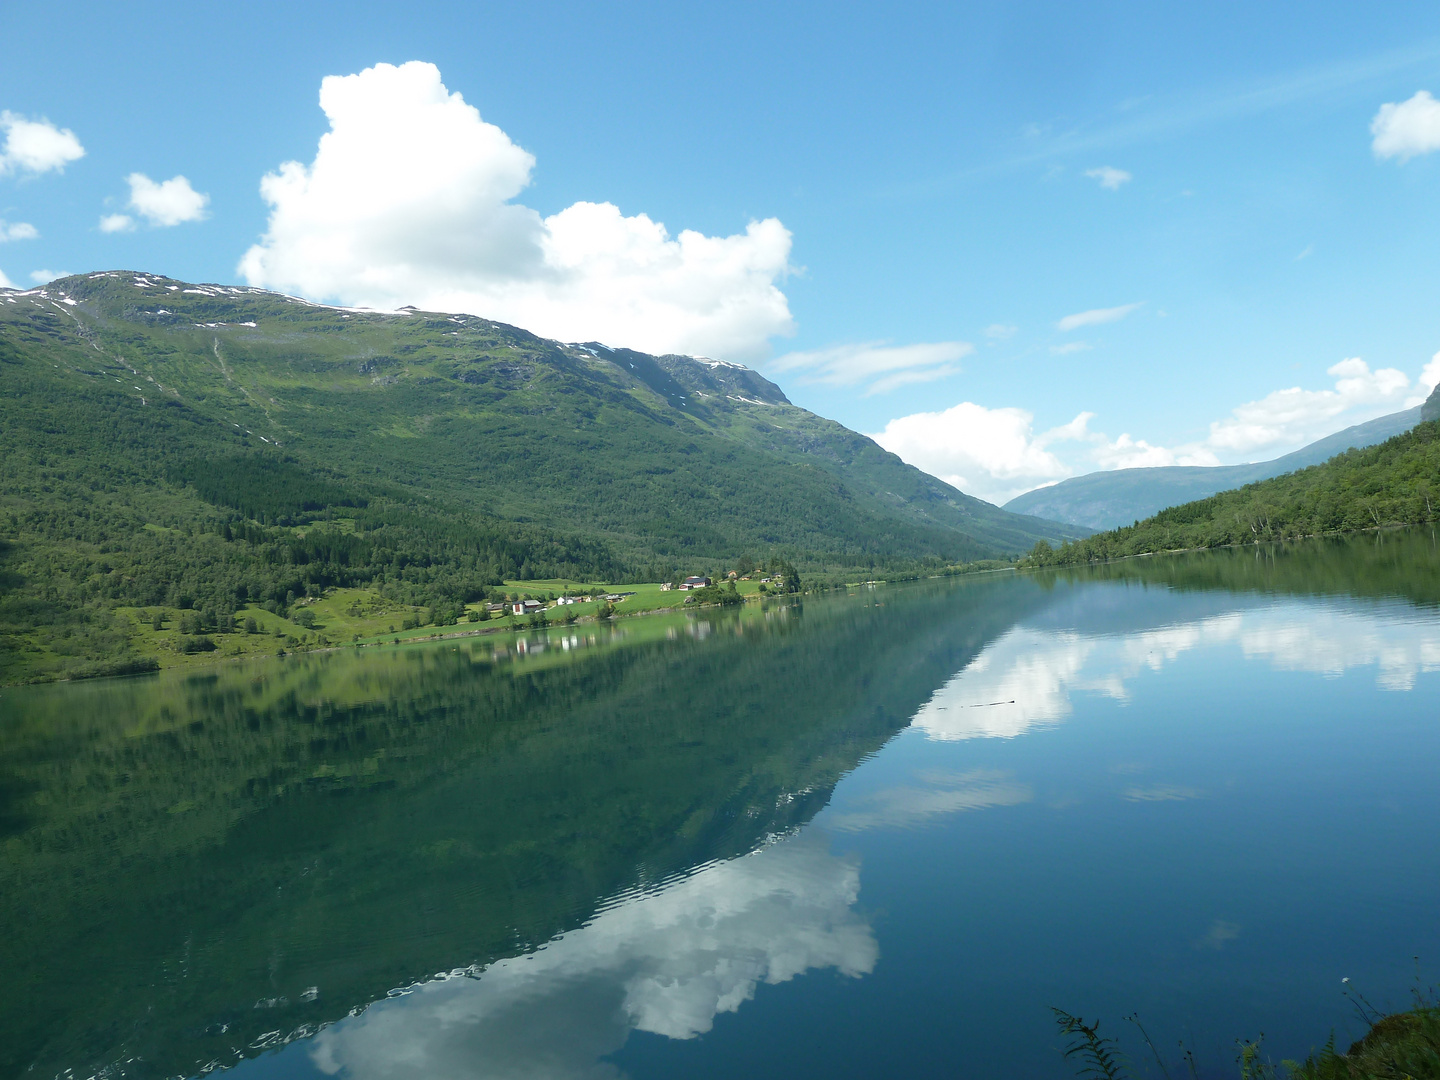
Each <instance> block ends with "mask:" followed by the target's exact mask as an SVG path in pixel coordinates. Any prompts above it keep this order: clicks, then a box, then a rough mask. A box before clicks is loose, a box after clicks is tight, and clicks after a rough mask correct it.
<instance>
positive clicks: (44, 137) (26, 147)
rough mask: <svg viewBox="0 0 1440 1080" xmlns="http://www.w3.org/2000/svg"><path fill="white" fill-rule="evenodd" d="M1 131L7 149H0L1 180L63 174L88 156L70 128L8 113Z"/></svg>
mask: <svg viewBox="0 0 1440 1080" xmlns="http://www.w3.org/2000/svg"><path fill="white" fill-rule="evenodd" d="M0 130H3V131H4V132H5V145H4V146H3V147H0V176H4V175H5V174H6V173H20V172H28V173H43V172H50V171H52V170H54V171H56V172H63V171H64V169H65V166H66V165H68V164H69V163H70V162H72V161H79V160H80V159H81V158H82V157H84V156H85V148H84V147H83V146H81V145H80V140H79V139H77V138H76V137H75V133H74V132H73V131H71V130H70V129H69V128H57V127H56V126H55V125H54V124H52V123H50V121H49V120H45V119H43V118H42V119H40V120H27V119H25V117H23V116H21V115H20V114H19V113H12V112H10V111H9V110H8V109H7V110H5V111H3V112H0Z"/></svg>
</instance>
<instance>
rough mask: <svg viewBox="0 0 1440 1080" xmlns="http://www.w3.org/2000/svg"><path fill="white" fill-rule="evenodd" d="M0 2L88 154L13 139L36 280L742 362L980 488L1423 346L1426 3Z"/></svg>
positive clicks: (1097, 462)
mask: <svg viewBox="0 0 1440 1080" xmlns="http://www.w3.org/2000/svg"><path fill="white" fill-rule="evenodd" d="M5 24H6V33H5V37H6V44H7V48H6V50H5V52H6V63H5V64H4V65H3V66H0V110H4V111H5V116H6V117H7V118H8V120H7V122H8V123H9V125H10V126H9V128H8V129H7V130H8V131H9V132H10V133H11V135H12V136H13V135H14V133H15V132H16V131H19V132H20V134H21V135H22V136H24V135H26V134H27V133H28V134H29V135H31V136H34V135H36V129H34V128H32V127H23V125H33V124H36V123H40V122H44V123H47V124H48V125H50V127H51V128H53V129H54V130H56V131H60V132H63V131H69V132H71V133H72V134H73V137H74V143H75V144H76V147H78V148H83V151H84V153H83V156H78V157H77V156H75V148H76V147H72V148H71V149H70V150H66V149H65V146H66V145H67V144H64V143H63V142H62V143H56V142H54V141H53V140H52V141H51V142H48V143H47V142H45V141H44V140H43V139H41V140H40V141H39V142H38V143H37V142H34V141H33V140H32V141H31V142H28V143H26V142H24V140H23V139H21V140H20V142H19V143H17V144H16V146H12V147H11V151H12V152H11V153H10V156H9V158H7V159H5V160H6V161H7V162H8V167H6V168H5V170H4V172H3V175H0V220H3V221H4V222H5V223H6V224H5V225H4V226H3V227H0V235H6V236H10V237H12V238H11V239H8V240H6V241H4V242H0V273H3V274H5V275H6V277H7V278H8V279H9V280H10V281H11V282H12V283H13V284H15V285H16V286H18V287H22V288H23V287H30V286H31V285H32V284H33V283H34V281H35V280H36V278H35V277H34V276H33V275H37V274H38V275H39V277H41V278H43V277H44V276H45V274H46V272H51V273H53V272H60V271H70V272H82V271H88V270H100V269H113V268H134V269H145V270H150V271H153V272H157V273H164V274H168V275H170V276H173V277H179V278H186V279H190V280H205V281H222V282H243V281H247V280H248V281H251V282H253V283H257V284H265V285H269V286H273V287H277V288H284V289H286V291H291V292H298V293H302V294H304V295H308V296H312V297H313V298H315V299H323V300H333V301H340V302H346V303H364V304H370V305H372V306H382V307H383V306H387V305H390V306H397V305H398V304H400V303H406V302H413V303H417V304H421V305H422V306H429V305H434V306H441V305H442V304H443V305H446V306H450V307H454V308H456V309H461V308H463V309H467V310H475V311H476V312H477V313H479V314H486V315H491V316H492V317H497V318H504V319H506V320H507V321H514V322H518V323H520V324H521V325H528V326H530V328H532V329H536V330H537V331H539V332H542V333H547V334H550V335H552V336H557V337H565V338H567V339H575V338H598V339H599V340H602V341H607V342H609V343H611V344H629V345H634V346H637V347H642V348H651V349H662V348H663V349H672V348H673V349H676V350H678V351H686V352H696V353H704V354H707V355H714V356H718V357H721V358H729V359H736V360H741V361H744V362H746V363H749V364H752V365H753V366H756V367H758V368H759V369H760V370H762V371H765V372H766V373H767V374H770V375H771V376H772V377H773V378H775V379H776V380H777V381H778V382H780V383H781V385H782V386H783V387H784V388H785V389H786V391H787V393H789V395H790V396H791V398H792V400H794V401H796V402H797V403H798V404H802V405H805V406H806V407H808V408H812V409H814V410H815V411H817V412H820V413H822V414H824V415H827V416H831V417H834V418H835V419H837V420H840V421H841V422H843V423H845V424H847V425H848V426H850V427H853V428H856V429H857V430H861V431H866V432H870V433H874V434H876V435H877V436H878V437H879V438H880V439H881V441H882V442H883V443H884V444H885V445H887V446H890V447H891V448H892V449H895V450H896V451H897V452H898V453H901V455H902V456H904V457H905V458H906V459H907V460H911V461H913V462H915V463H916V464H918V465H920V466H921V467H922V468H926V469H928V470H929V471H932V472H934V473H936V474H937V475H940V476H943V477H945V478H947V479H951V480H952V481H954V482H957V483H959V484H960V485H961V486H962V487H964V488H965V489H966V490H969V491H973V492H975V493H977V494H980V495H982V496H984V497H987V498H991V499H995V500H1003V499H1004V498H1008V497H1010V496H1011V495H1013V494H1016V493H1018V492H1019V491H1021V490H1024V489H1026V488H1028V487H1033V486H1035V485H1037V484H1040V483H1046V482H1053V481H1054V480H1056V479H1059V478H1060V477H1062V476H1064V475H1072V474H1075V473H1081V472H1088V471H1091V470H1093V469H1096V468H1101V467H1115V466H1122V465H1130V464H1160V463H1167V462H1172V461H1180V462H1192V461H1193V462H1206V461H1219V462H1231V461H1242V460H1259V459H1263V458H1268V457H1273V456H1275V455H1277V454H1279V453H1284V452H1286V451H1287V450H1290V449H1293V448H1294V447H1295V446H1297V445H1300V444H1301V443H1303V442H1306V441H1309V440H1311V439H1313V438H1316V437H1319V436H1321V435H1324V434H1327V433H1328V432H1330V431H1333V430H1337V429H1338V428H1340V427H1343V426H1346V425H1347V424H1350V423H1354V422H1357V421H1358V420H1362V419H1366V418H1369V417H1371V416H1376V415H1380V414H1383V413H1387V412H1393V411H1395V410H1397V409H1399V408H1402V407H1404V406H1405V405H1406V404H1407V403H1408V402H1411V401H1413V400H1415V399H1416V398H1417V396H1418V395H1421V394H1422V393H1423V392H1424V391H1425V389H1426V388H1427V387H1428V385H1429V384H1430V383H1432V382H1433V381H1434V380H1435V378H1436V377H1437V376H1440V363H1433V362H1432V357H1433V356H1435V355H1436V353H1437V352H1440V304H1437V303H1436V298H1435V293H1436V284H1437V280H1440V279H1437V273H1436V270H1437V267H1436V262H1437V257H1440V246H1437V243H1436V241H1437V223H1440V222H1437V205H1440V204H1437V200H1436V194H1437V190H1440V189H1437V184H1440V152H1434V151H1435V150H1436V149H1437V147H1440V106H1437V107H1434V108H1432V107H1431V106H1432V105H1433V102H1430V101H1429V99H1428V98H1426V97H1417V95H1418V94H1421V93H1422V92H1426V93H1429V94H1440V8H1437V7H1436V6H1435V5H1434V4H1433V3H1432V4H1419V3H1416V4H1406V3H1393V4H1387V5H1384V6H1383V7H1381V8H1377V7H1374V6H1369V7H1362V6H1360V5H1354V4H1345V5H1341V4H1334V5H1324V4H1306V5H1298V4H1296V5H1280V4H1275V5H1254V4H1218V3H1205V4H1165V5H1155V4H1150V5H1141V4H1104V3H1095V4H1085V5H1078V4H1073V3H1016V4H1008V5H984V6H981V5H972V6H965V5H954V4H947V5H921V4H915V5H894V4H891V5H885V6H883V7H882V6H879V5H877V6H875V7H872V8H868V9H867V8H859V7H856V8H848V9H843V10H842V9H837V8H836V7H835V6H834V5H821V4H812V5H806V4H795V5H790V6H787V7H785V8H783V9H780V10H777V9H776V6H774V5H759V4H756V5H745V4H729V5H710V6H706V7H700V6H698V5H697V6H693V7H690V8H684V7H681V6H678V5H673V4H666V5H661V4H655V5H639V4H635V5H625V6H616V7H611V8H603V9H602V8H599V7H597V6H594V5H573V6H572V5H563V4H529V5H485V4H465V5H459V4H456V5H449V4H425V3H415V4H411V5H408V6H405V7H403V8H400V7H397V6H395V5H368V4H363V3H361V4H355V3H349V4H345V5H338V4H337V5H324V4H310V5H296V4H288V5H283V6H282V5H278V4H264V3H258V4H251V5H247V6H246V7H244V8H243V9H236V8H229V9H222V8H213V9H212V8H210V7H207V6H204V5H190V6H180V5H145V4H140V5H132V6H127V7H123V8H120V7H116V6H113V5H91V6H88V7H87V6H82V7H81V8H79V9H73V10H72V11H70V12H69V13H68V14H67V15H66V17H65V18H64V19H63V20H61V19H58V18H57V17H56V16H55V15H54V13H53V12H50V11H47V10H45V9H42V8H39V7H37V6H34V5H30V6H19V5H9V6H8V7H7V10H6V13H5ZM411 61H420V62H423V64H422V65H411V66H409V67H404V68H399V67H396V68H384V69H381V68H376V65H404V64H406V63H407V62H411ZM423 65H432V66H431V67H425V66H423ZM361 73H365V74H363V75H362V74H361ZM327 76H342V77H343V76H350V77H354V78H351V79H348V80H337V81H336V82H334V83H332V84H327V85H331V86H333V87H334V89H333V91H332V92H331V94H330V97H329V98H328V99H327V100H328V102H329V105H328V113H329V115H328V116H327V111H322V108H321V104H320V93H321V85H322V80H324V79H325V78H326V77H327ZM453 95H460V98H463V102H462V101H461V100H460V98H457V97H453ZM1387 105H1389V106H1393V107H1394V108H1392V109H1391V111H1390V112H1383V111H1382V110H1383V109H1384V107H1385V106H1387ZM472 110H478V116H476V115H474V113H473V111H472ZM332 124H333V125H334V130H333V132H332V135H333V138H331V139H330V145H329V147H328V148H327V149H325V150H323V151H322V150H321V149H320V146H319V140H320V138H321V136H322V135H325V134H326V133H327V132H330V131H332ZM17 125H22V126H19V127H17ZM27 146H28V147H30V150H29V151H26V149H25V148H26V147H27ZM17 147H18V149H17ZM36 147H38V149H36ZM57 147H58V149H57ZM27 152H28V153H29V154H30V156H29V157H26V156H25V154H26V153H27ZM46 154H49V155H50V156H49V157H48V158H47V157H46ZM285 162H296V163H298V164H297V165H296V166H295V167H294V169H295V170H298V172H296V171H292V172H291V173H289V174H286V173H284V172H283V171H282V169H281V167H282V164H283V163H285ZM57 163H58V164H57ZM51 166H54V167H51ZM137 175H138V177H139V179H138V180H135V181H134V182H133V183H132V179H131V178H133V177H136V176H137ZM267 175H271V176H273V177H274V178H275V179H273V180H272V181H271V182H270V185H271V186H270V188H269V189H268V190H269V198H268V199H267V198H266V197H265V196H262V190H261V187H262V178H264V177H266V176H267ZM176 177H184V178H185V183H183V184H177V183H172V184H171V186H169V187H161V186H160V185H162V184H164V183H165V182H167V181H172V182H173V181H174V180H175V178H176ZM287 177H288V179H287ZM417 193H418V194H417ZM202 197H203V198H202ZM641 215H644V217H641ZM122 216H123V219H125V220H121V218H122ZM107 217H108V218H110V228H111V229H112V230H113V231H105V230H104V229H102V227H101V221H102V218H107ZM170 222H173V224H172V223H170ZM660 223H663V225H664V227H665V229H666V230H667V231H666V232H665V233H663V234H662V233H660V232H659V231H658V224H660ZM27 226H28V228H27ZM685 230H691V231H692V232H691V233H690V234H688V237H689V238H688V239H686V238H684V237H682V234H683V233H684V232H685ZM747 230H748V231H747ZM32 234H34V235H32ZM242 260H244V263H243V267H242ZM1087 313H1088V314H1087ZM1077 316H1079V317H1080V318H1078V319H1077V318H1076V317H1077ZM1067 319H1068V320H1069V321H1066V320H1067ZM1427 365H1429V367H1428V371H1427Z"/></svg>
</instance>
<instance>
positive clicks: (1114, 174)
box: [1085, 165, 1135, 191]
mask: <svg viewBox="0 0 1440 1080" xmlns="http://www.w3.org/2000/svg"><path fill="white" fill-rule="evenodd" d="M1085 175H1086V176H1088V177H1090V179H1092V180H1099V181H1100V186H1101V187H1102V188H1104V189H1105V190H1107V191H1119V190H1120V185H1122V184H1128V183H1129V182H1130V181H1131V180H1133V179H1135V178H1134V177H1133V176H1131V175H1130V174H1129V173H1128V172H1126V171H1125V170H1124V169H1116V168H1113V167H1111V166H1109V165H1102V166H1100V168H1098V169H1086V170H1085Z"/></svg>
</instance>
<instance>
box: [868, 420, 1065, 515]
mask: <svg viewBox="0 0 1440 1080" xmlns="http://www.w3.org/2000/svg"><path fill="white" fill-rule="evenodd" d="M1034 421H1035V418H1034V416H1033V415H1031V414H1030V413H1028V412H1026V411H1025V410H1024V409H1015V408H1001V409H987V408H985V407H984V406H983V405H976V404H975V403H974V402H971V401H962V402H961V403H960V404H959V405H955V406H952V407H951V408H949V409H946V410H944V411H943V412H922V413H912V414H911V415H909V416H901V417H897V418H896V419H894V420H891V421H890V422H889V423H888V424H886V425H885V430H884V431H881V432H878V433H876V434H874V435H871V436H870V437H871V438H872V439H874V440H875V441H876V442H877V443H879V444H880V445H881V446H883V447H884V448H885V449H886V450H889V451H890V452H891V453H892V454H896V455H898V456H899V457H901V458H902V459H904V460H905V461H908V462H909V463H910V464H912V465H914V466H916V467H917V468H920V469H923V470H925V471H926V472H928V473H930V474H931V475H932V476H937V477H939V478H940V479H941V480H944V481H945V482H946V483H947V484H949V485H951V486H952V487H956V488H959V489H960V490H961V491H964V492H966V493H967V494H971V495H976V496H979V497H980V498H982V499H988V500H990V501H991V502H997V503H1000V502H1005V501H1007V500H1009V499H1012V498H1014V497H1015V496H1016V495H1018V494H1020V493H1021V492H1022V491H1028V490H1030V489H1031V488H1033V487H1036V486H1038V485H1039V484H1042V483H1045V482H1047V481H1054V480H1059V479H1061V478H1063V477H1066V476H1069V475H1070V474H1071V471H1072V470H1071V469H1070V468H1069V467H1068V466H1067V465H1065V464H1064V463H1063V462H1062V461H1060V459H1059V458H1057V457H1056V456H1055V455H1054V454H1053V453H1052V452H1051V451H1050V450H1049V449H1047V447H1048V445H1049V444H1050V443H1051V442H1053V441H1055V439H1057V438H1062V437H1065V436H1066V433H1067V432H1068V431H1069V430H1070V428H1071V427H1072V426H1073V422H1072V424H1071V425H1066V427H1065V428H1056V429H1054V430H1053V431H1050V432H1045V433H1043V434H1041V435H1036V434H1035V432H1034V427H1033V425H1034ZM1077 421H1079V418H1077ZM1082 426H1083V425H1082Z"/></svg>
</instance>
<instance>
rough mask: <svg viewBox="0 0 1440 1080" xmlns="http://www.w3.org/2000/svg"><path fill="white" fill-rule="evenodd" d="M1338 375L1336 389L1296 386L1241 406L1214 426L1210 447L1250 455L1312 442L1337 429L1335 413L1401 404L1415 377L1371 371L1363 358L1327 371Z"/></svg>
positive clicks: (1390, 370) (1385, 370)
mask: <svg viewBox="0 0 1440 1080" xmlns="http://www.w3.org/2000/svg"><path fill="white" fill-rule="evenodd" d="M1326 373H1327V374H1329V375H1332V376H1334V377H1335V387H1334V389H1332V390H1302V389H1301V388H1300V387H1298V386H1292V387H1290V388H1289V389H1286V390H1276V391H1274V392H1273V393H1270V394H1266V395H1265V396H1264V397H1263V398H1261V399H1260V400H1259V401H1248V402H1246V403H1245V404H1243V405H1240V406H1237V407H1236V408H1235V410H1234V411H1233V412H1232V413H1231V415H1230V416H1229V417H1227V418H1226V419H1224V420H1216V421H1214V422H1213V423H1212V424H1211V425H1210V437H1209V439H1208V440H1206V441H1207V443H1208V444H1209V446H1210V447H1211V448H1213V449H1215V450H1217V451H1226V450H1228V451H1234V452H1236V453H1247V452H1249V451H1251V450H1257V449H1260V448H1262V447H1270V446H1282V445H1285V444H1289V443H1299V442H1309V441H1310V440H1312V439H1317V438H1320V437H1322V436H1323V435H1326V434H1329V433H1330V431H1332V430H1333V429H1334V423H1333V421H1334V420H1335V418H1336V417H1338V416H1340V415H1341V414H1342V413H1345V412H1348V411H1349V410H1352V409H1357V408H1362V407H1365V406H1377V405H1395V406H1396V407H1398V406H1399V405H1400V404H1401V401H1402V398H1403V395H1404V393H1405V391H1406V390H1407V389H1409V387H1410V379H1409V377H1408V376H1407V375H1406V374H1405V373H1404V372H1403V371H1400V370H1398V369H1397V368H1380V369H1379V370H1377V371H1371V370H1370V365H1368V364H1367V363H1365V361H1364V360H1361V359H1360V358H1359V357H1351V358H1350V359H1348V360H1341V361H1340V362H1339V363H1338V364H1334V365H1332V366H1331V367H1330V368H1328V369H1327V372H1326Z"/></svg>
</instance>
